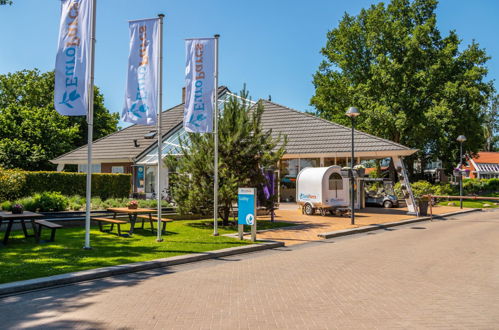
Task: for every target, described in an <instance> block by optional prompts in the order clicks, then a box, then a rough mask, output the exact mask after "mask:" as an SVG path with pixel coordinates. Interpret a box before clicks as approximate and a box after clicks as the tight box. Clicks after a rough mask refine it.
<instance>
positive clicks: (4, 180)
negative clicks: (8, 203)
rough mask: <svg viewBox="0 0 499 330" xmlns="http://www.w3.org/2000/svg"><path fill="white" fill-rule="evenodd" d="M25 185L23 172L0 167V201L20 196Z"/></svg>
mask: <svg viewBox="0 0 499 330" xmlns="http://www.w3.org/2000/svg"><path fill="white" fill-rule="evenodd" d="M25 185H26V175H25V172H23V171H18V170H4V169H2V168H0V201H5V200H13V199H16V198H19V197H22V196H23V192H24V191H23V190H24V187H25Z"/></svg>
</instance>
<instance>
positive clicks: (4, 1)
mask: <svg viewBox="0 0 499 330" xmlns="http://www.w3.org/2000/svg"><path fill="white" fill-rule="evenodd" d="M11 4H12V0H0V5H11Z"/></svg>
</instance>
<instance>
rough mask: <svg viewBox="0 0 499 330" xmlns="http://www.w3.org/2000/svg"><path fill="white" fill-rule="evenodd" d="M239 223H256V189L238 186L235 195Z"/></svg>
mask: <svg viewBox="0 0 499 330" xmlns="http://www.w3.org/2000/svg"><path fill="white" fill-rule="evenodd" d="M237 208H238V212H237V214H238V220H237V223H238V224H239V225H250V226H253V225H254V224H255V223H256V189H255V188H239V190H238V197H237Z"/></svg>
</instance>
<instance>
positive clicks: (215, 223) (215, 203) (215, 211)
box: [213, 34, 220, 236]
mask: <svg viewBox="0 0 499 330" xmlns="http://www.w3.org/2000/svg"><path fill="white" fill-rule="evenodd" d="M214 37H215V77H214V78H215V97H214V100H213V102H214V103H215V105H214V116H213V117H214V118H213V120H214V125H213V126H214V129H213V132H214V133H213V136H214V142H215V143H214V147H215V157H214V163H213V171H214V182H213V236H218V38H220V35H219V34H215V35H214Z"/></svg>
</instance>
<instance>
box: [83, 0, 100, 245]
mask: <svg viewBox="0 0 499 330" xmlns="http://www.w3.org/2000/svg"><path fill="white" fill-rule="evenodd" d="M92 1H93V4H92V23H91V32H90V40H91V41H90V82H89V85H90V86H89V87H88V112H87V124H88V132H87V135H88V140H87V190H86V193H87V196H86V213H85V246H84V247H83V248H84V249H85V250H90V249H91V248H92V247H91V246H90V208H91V198H92V142H93V135H94V134H93V133H94V67H95V66H94V60H95V16H96V15H95V12H96V9H97V7H96V5H97V4H96V2H97V1H96V0H92Z"/></svg>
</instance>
